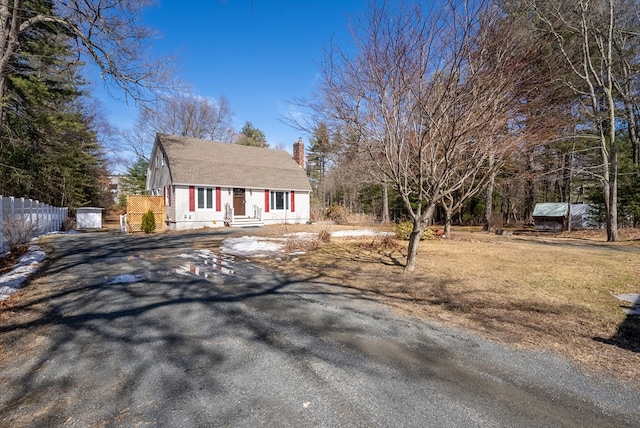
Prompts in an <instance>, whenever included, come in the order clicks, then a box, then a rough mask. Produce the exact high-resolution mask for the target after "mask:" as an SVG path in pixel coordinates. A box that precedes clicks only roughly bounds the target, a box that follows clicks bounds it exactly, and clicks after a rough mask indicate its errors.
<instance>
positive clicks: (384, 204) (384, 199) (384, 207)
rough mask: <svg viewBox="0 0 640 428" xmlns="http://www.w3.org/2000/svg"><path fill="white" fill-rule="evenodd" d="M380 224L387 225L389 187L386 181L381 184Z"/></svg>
mask: <svg viewBox="0 0 640 428" xmlns="http://www.w3.org/2000/svg"><path fill="white" fill-rule="evenodd" d="M381 220H382V223H389V186H388V185H387V180H384V181H383V182H382V219H381Z"/></svg>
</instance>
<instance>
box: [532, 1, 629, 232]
mask: <svg viewBox="0 0 640 428" xmlns="http://www.w3.org/2000/svg"><path fill="white" fill-rule="evenodd" d="M532 5H533V6H534V10H535V11H536V13H537V16H538V17H539V18H540V20H542V21H543V22H544V23H545V24H546V25H547V29H548V31H550V32H551V33H552V34H553V35H554V37H555V38H556V40H557V46H558V48H559V49H560V51H561V52H562V54H563V56H564V58H565V60H566V62H567V63H568V64H569V66H570V67H571V70H572V71H573V76H572V77H573V78H572V79H567V81H566V83H567V85H568V86H570V87H571V88H572V89H573V90H574V92H575V93H576V95H578V96H579V100H580V105H581V107H582V110H583V111H584V112H585V113H586V114H587V116H588V117H589V119H590V122H591V123H592V124H593V126H594V128H595V133H596V135H597V138H598V141H599V151H600V158H601V172H600V179H601V181H602V184H603V195H604V206H605V213H606V224H607V241H617V240H618V209H617V202H618V147H617V141H616V121H617V120H618V119H620V117H619V115H618V113H617V109H616V101H617V100H616V90H620V89H622V88H623V86H622V85H620V84H619V82H617V81H616V79H617V77H619V76H620V72H619V70H618V69H616V66H617V65H619V64H621V63H622V64H624V62H620V61H617V59H616V44H615V43H616V35H617V34H619V31H623V32H626V31H630V30H632V29H625V28H624V27H622V26H621V25H620V18H621V16H623V15H622V14H623V13H624V12H625V11H627V12H628V13H637V10H638V4H637V2H636V1H618V0H591V1H588V0H578V1H577V2H576V4H575V7H574V6H573V5H568V4H566V3H564V2H560V3H555V2H546V1H544V2H543V1H533V3H532ZM635 30H636V31H637V29H635ZM576 45H577V46H578V49H579V54H578V55H575V54H574V52H573V49H574V47H575V46H576ZM576 80H577V82H579V83H577V82H576Z"/></svg>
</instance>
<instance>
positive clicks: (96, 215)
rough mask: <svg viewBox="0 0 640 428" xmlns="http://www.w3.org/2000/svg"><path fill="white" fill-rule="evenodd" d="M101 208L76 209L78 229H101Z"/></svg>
mask: <svg viewBox="0 0 640 428" xmlns="http://www.w3.org/2000/svg"><path fill="white" fill-rule="evenodd" d="M102 210H103V208H95V207H83V208H78V209H77V210H76V227H77V228H78V229H102Z"/></svg>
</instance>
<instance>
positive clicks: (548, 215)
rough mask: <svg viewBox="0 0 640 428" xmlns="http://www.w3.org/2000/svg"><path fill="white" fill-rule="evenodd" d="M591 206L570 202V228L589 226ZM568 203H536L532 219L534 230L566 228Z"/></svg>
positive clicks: (551, 230)
mask: <svg viewBox="0 0 640 428" xmlns="http://www.w3.org/2000/svg"><path fill="white" fill-rule="evenodd" d="M591 211H592V207H591V206H590V205H587V204H571V229H587V228H588V227H589V226H590V220H591V218H592V217H591ZM568 215H569V204H567V203H566V202H545V203H539V204H536V206H535V208H534V209H533V221H534V223H535V230H536V231H548V232H549V231H550V232H561V231H563V230H566V229H567V216H568Z"/></svg>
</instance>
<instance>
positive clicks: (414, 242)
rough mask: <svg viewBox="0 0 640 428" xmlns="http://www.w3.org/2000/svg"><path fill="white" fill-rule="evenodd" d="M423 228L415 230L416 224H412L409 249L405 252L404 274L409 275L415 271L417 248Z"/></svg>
mask: <svg viewBox="0 0 640 428" xmlns="http://www.w3.org/2000/svg"><path fill="white" fill-rule="evenodd" d="M425 227H426V226H421V227H418V228H416V223H415V222H414V224H413V230H412V231H411V235H409V249H408V251H407V264H406V265H405V267H404V273H411V272H413V271H415V270H416V262H417V258H418V246H419V244H420V238H421V237H422V232H424V228H425Z"/></svg>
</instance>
